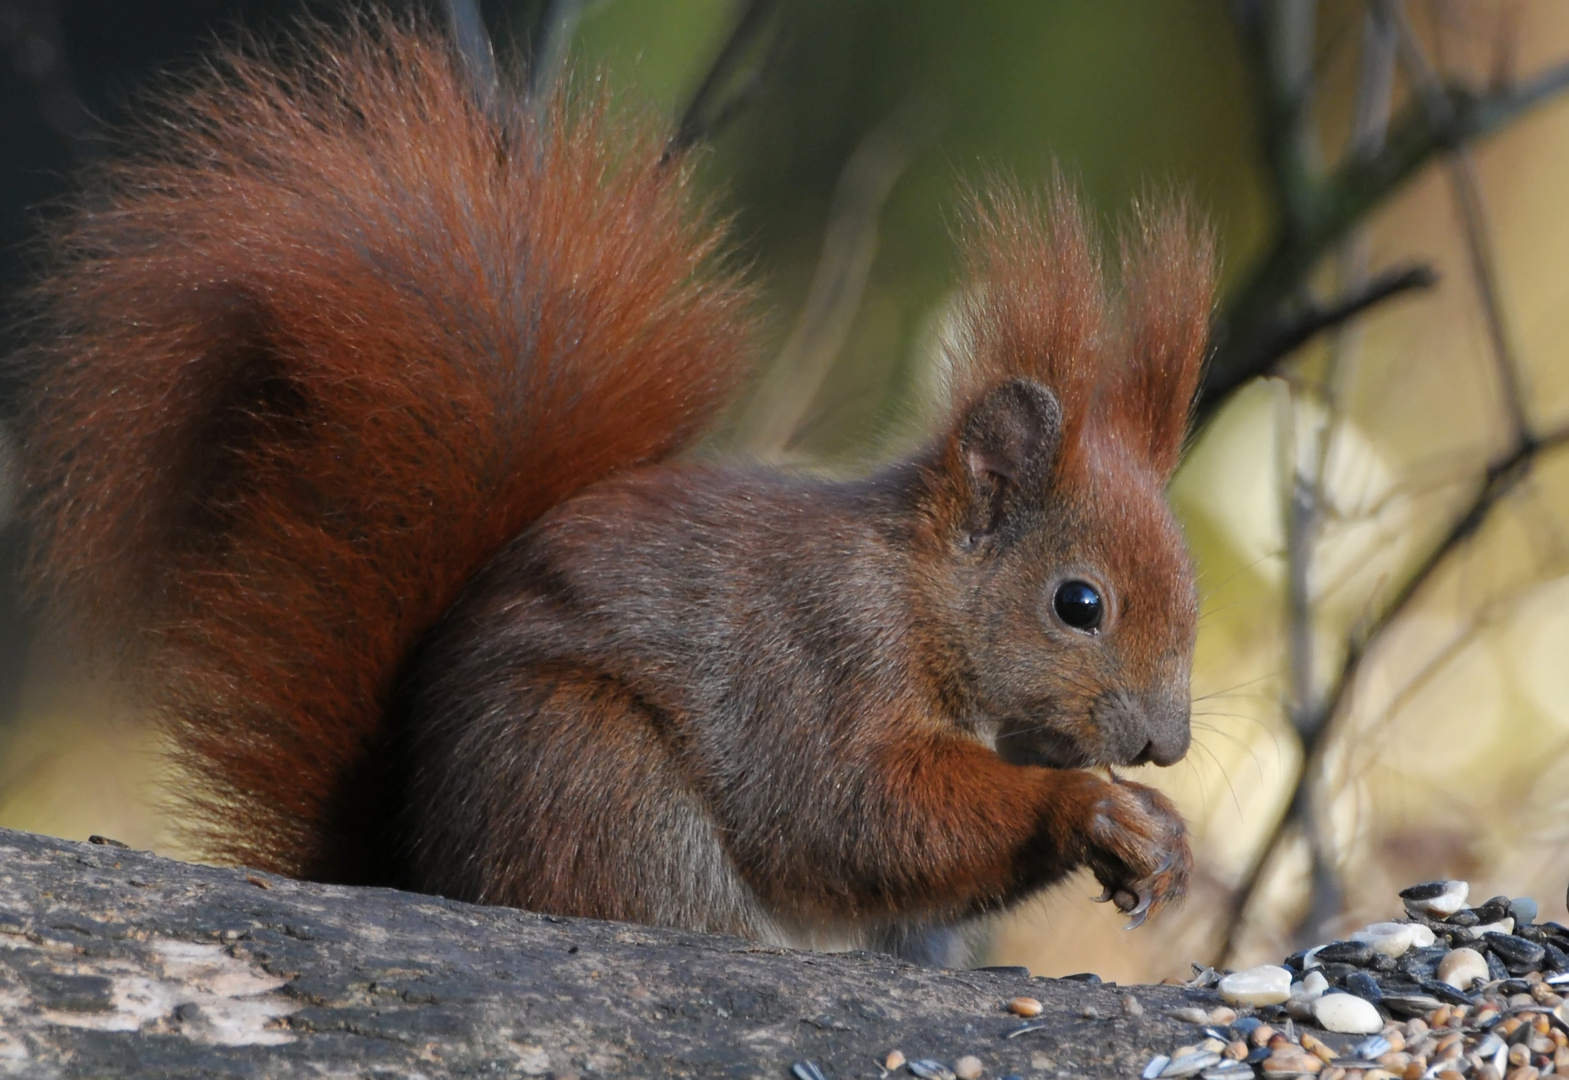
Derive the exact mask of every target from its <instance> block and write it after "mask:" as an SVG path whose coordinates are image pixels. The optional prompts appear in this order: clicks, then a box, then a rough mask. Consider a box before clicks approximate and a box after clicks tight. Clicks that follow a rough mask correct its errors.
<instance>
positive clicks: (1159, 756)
mask: <svg viewBox="0 0 1569 1080" xmlns="http://www.w3.org/2000/svg"><path fill="white" fill-rule="evenodd" d="M1144 716H1145V719H1146V720H1147V722H1148V724H1149V742H1147V743H1145V745H1144V751H1143V753H1141V754H1140V755H1139V756H1140V757H1141V758H1142V759H1143V760H1144V761H1152V762H1154V763H1155V764H1156V765H1175V764H1176V763H1177V762H1179V761H1181V760H1182V758H1183V755H1184V754H1186V753H1187V752H1188V746H1189V745H1190V744H1191V743H1192V741H1193V730H1192V727H1191V726H1190V724H1189V723H1188V703H1187V701H1186V700H1183V701H1181V702H1169V701H1160V702H1149V703H1148V704H1147V705H1146V707H1145V710H1144Z"/></svg>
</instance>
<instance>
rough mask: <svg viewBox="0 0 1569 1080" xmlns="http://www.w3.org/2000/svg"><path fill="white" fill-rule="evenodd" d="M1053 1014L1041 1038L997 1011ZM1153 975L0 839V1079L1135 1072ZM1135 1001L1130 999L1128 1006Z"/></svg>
mask: <svg viewBox="0 0 1569 1080" xmlns="http://www.w3.org/2000/svg"><path fill="white" fill-rule="evenodd" d="M1020 994H1028V995H1029V996H1032V997H1035V998H1039V999H1040V1000H1041V1001H1042V1002H1043V1003H1044V1004H1045V1011H1044V1012H1043V1013H1042V1015H1041V1016H1040V1017H1039V1018H1038V1020H1037V1021H1036V1022H1034V1023H1035V1024H1038V1025H1039V1026H1038V1027H1035V1026H1034V1025H1033V1024H1032V1025H1031V1026H1032V1028H1033V1029H1032V1030H1029V1031H1026V1032H1024V1033H1023V1034H1019V1035H1016V1036H1015V1037H1012V1038H1004V1033H1006V1032H1011V1031H1015V1030H1016V1029H1018V1028H1020V1027H1022V1026H1024V1025H1023V1022H1022V1021H1020V1020H1018V1019H1017V1018H1016V1017H1013V1016H1011V1015H1009V1014H1007V1013H1006V1012H1005V1011H1004V1003H1005V1002H1006V1001H1007V1000H1008V999H1009V998H1012V997H1014V996H1017V995H1020ZM1213 1000H1214V999H1213V998H1211V997H1209V996H1208V995H1205V994H1201V993H1199V992H1196V991H1188V990H1184V989H1182V988H1180V987H1169V986H1139V987H1133V988H1117V987H1113V986H1095V985H1088V984H1085V983H1082V982H1073V981H1066V980H1053V979H1031V978H1029V977H1028V976H1027V975H1026V974H1025V973H1024V972H1023V969H1015V970H1013V971H985V970H981V971H941V970H936V969H929V968H920V967H916V966H914V965H911V964H907V963H904V962H901V961H898V960H894V959H891V958H888V957H885V956H877V955H867V954H862V953H841V954H820V953H799V952H791V951H787V950H780V949H773V948H768V947H764V946H760V945H758V944H756V943H754V942H748V941H741V940H738V939H735V938H726V937H716V936H709V935H702V934H693V933H685V932H680V931H671V930H660V929H651V928H647V927H638V926H628V925H623V924H617V923H605V922H593V921H588V920H582V919H565V918H559V917H555V916H545V915H536V914H532V913H528V912H521V911H514V910H509V909H504V908H487V907H475V906H473V905H469V904H460V903H455V902H452V901H448V900H441V899H436V898H433V897H427V896H418V895H414V894H410V893H400V892H396V891H393V890H389V889H350V888H338V887H331V886H324V885H314V884H307V883H301V882H295V881H289V880H287V879H282V878H275V877H271V876H267V875H261V874H256V873H248V872H246V871H243V870H221V869H214V868H211V867H205V866H193V865H188V864H184V863H178V862H173V861H171V860H168V859H162V858H158V857H156V856H153V855H150V854H147V853H144V852H137V851H131V850H126V849H121V848H116V847H112V846H104V845H89V844H77V843H71V842H68V841H62V840H54V839H50V838H47V837H41V836H33V835H30V834H27V833H18V832H9V831H4V830H0V1075H7V1076H11V1075H15V1076H27V1077H49V1076H92V1077H117V1076H159V1077H203V1078H206V1077H231V1076H232V1077H262V1076H267V1077H272V1076H306V1075H309V1076H345V1077H349V1076H353V1077H377V1078H388V1080H391V1078H401V1077H434V1076H447V1075H459V1076H462V1075H471V1074H473V1075H478V1074H484V1075H501V1076H518V1075H522V1076H554V1077H557V1078H563V1080H564V1078H566V1077H573V1076H577V1077H590V1076H601V1075H608V1076H704V1077H707V1076H723V1077H731V1076H734V1077H788V1076H790V1070H791V1066H792V1064H793V1063H795V1062H798V1061H814V1062H816V1063H818V1064H819V1065H820V1066H821V1068H822V1070H823V1073H824V1075H825V1076H826V1077H828V1078H829V1080H836V1078H846V1077H877V1076H880V1075H883V1073H882V1070H881V1069H880V1067H879V1063H880V1062H881V1061H882V1060H883V1058H884V1057H885V1056H886V1055H887V1053H888V1052H889V1051H890V1050H892V1049H894V1048H898V1049H900V1050H901V1051H903V1053H904V1054H905V1056H906V1057H908V1058H910V1059H912V1060H917V1059H922V1058H929V1059H934V1060H937V1061H941V1062H945V1063H948V1064H950V1065H951V1064H952V1062H953V1061H954V1060H955V1059H957V1058H958V1057H960V1056H961V1055H966V1054H973V1055H975V1056H976V1057H978V1058H980V1060H981V1061H982V1063H983V1065H984V1067H985V1075H986V1076H988V1077H1001V1076H1006V1075H1008V1074H1010V1073H1018V1074H1020V1075H1022V1076H1074V1077H1112V1076H1119V1077H1127V1076H1137V1075H1138V1074H1139V1071H1140V1070H1141V1069H1142V1068H1143V1066H1144V1063H1145V1062H1146V1061H1147V1060H1148V1059H1149V1057H1150V1055H1151V1053H1153V1052H1155V1051H1156V1050H1162V1051H1167V1052H1169V1050H1170V1049H1171V1047H1173V1046H1176V1045H1177V1044H1178V1043H1180V1042H1182V1041H1184V1039H1185V1038H1186V1037H1189V1036H1191V1035H1192V1028H1191V1027H1190V1026H1188V1025H1185V1024H1181V1023H1179V1022H1177V1021H1175V1020H1173V1019H1171V1018H1170V1017H1169V1016H1168V1015H1167V1014H1168V1013H1169V1012H1170V1010H1171V1009H1173V1008H1175V1007H1179V1006H1182V1005H1187V1004H1193V1003H1206V1004H1208V1003H1212V1002H1213ZM1130 1002H1137V1004H1130Z"/></svg>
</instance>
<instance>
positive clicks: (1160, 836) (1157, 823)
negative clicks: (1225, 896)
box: [1084, 777, 1193, 930]
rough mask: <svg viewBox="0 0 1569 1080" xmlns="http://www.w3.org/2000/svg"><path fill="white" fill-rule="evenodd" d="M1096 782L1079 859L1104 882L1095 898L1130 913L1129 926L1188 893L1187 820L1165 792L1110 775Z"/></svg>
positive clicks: (1134, 924) (1190, 861) (1177, 900)
mask: <svg viewBox="0 0 1569 1080" xmlns="http://www.w3.org/2000/svg"><path fill="white" fill-rule="evenodd" d="M1101 786H1102V787H1103V789H1104V790H1103V791H1102V792H1101V794H1100V797H1099V798H1098V799H1097V800H1095V802H1094V803H1093V804H1092V805H1091V810H1090V819H1089V822H1088V828H1087V829H1086V837H1087V839H1088V841H1089V849H1088V851H1087V852H1086V854H1085V859H1084V861H1085V864H1086V865H1087V866H1088V867H1089V868H1090V870H1092V871H1093V872H1094V874H1095V877H1096V879H1097V880H1098V881H1099V882H1100V883H1101V884H1102V885H1103V886H1105V888H1106V891H1105V893H1104V894H1103V895H1102V896H1101V897H1099V899H1100V900H1110V901H1111V902H1112V903H1114V904H1116V905H1117V909H1118V910H1119V911H1122V912H1124V913H1125V914H1128V915H1131V916H1133V919H1132V921H1131V922H1129V923H1128V929H1130V930H1131V929H1133V928H1134V927H1135V926H1138V925H1140V924H1141V923H1143V922H1144V920H1145V919H1146V918H1148V917H1149V916H1150V915H1153V914H1154V913H1155V912H1157V911H1159V910H1160V909H1161V908H1163V907H1165V906H1167V905H1168V904H1174V903H1177V902H1179V901H1181V899H1182V898H1183V896H1185V895H1186V894H1187V891H1188V872H1189V871H1190V870H1191V869H1192V868H1193V854H1192V852H1190V851H1189V850H1188V838H1187V826H1186V825H1185V824H1184V823H1183V821H1182V818H1181V816H1180V815H1179V814H1178V813H1177V810H1176V807H1174V806H1172V805H1171V800H1170V799H1167V798H1166V796H1164V795H1162V794H1161V793H1160V792H1158V791H1156V790H1155V789H1154V788H1150V787H1145V786H1144V785H1143V784H1133V783H1129V782H1127V781H1125V780H1118V779H1116V778H1115V777H1114V778H1113V779H1112V780H1111V781H1110V782H1102V785H1101Z"/></svg>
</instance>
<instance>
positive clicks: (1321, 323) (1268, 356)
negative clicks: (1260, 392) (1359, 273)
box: [1240, 265, 1438, 372]
mask: <svg viewBox="0 0 1569 1080" xmlns="http://www.w3.org/2000/svg"><path fill="white" fill-rule="evenodd" d="M1436 284H1438V274H1437V273H1436V272H1435V271H1434V270H1433V268H1432V267H1430V266H1422V265H1415V266H1403V267H1396V268H1395V269H1392V270H1386V271H1384V272H1383V273H1382V274H1379V275H1378V276H1377V277H1375V278H1373V279H1372V280H1370V281H1367V282H1365V283H1364V284H1362V285H1360V286H1354V287H1352V288H1349V289H1347V291H1346V292H1345V293H1344V294H1343V295H1341V296H1339V297H1336V298H1335V299H1334V300H1331V301H1330V302H1328V303H1327V304H1322V305H1318V304H1314V305H1309V306H1307V307H1305V308H1303V309H1302V310H1300V311H1298V312H1296V313H1294V314H1293V315H1292V316H1291V317H1290V318H1289V319H1288V320H1286V321H1284V322H1282V323H1281V324H1280V325H1277V326H1274V327H1272V328H1271V329H1270V330H1269V331H1268V334H1269V336H1268V337H1265V338H1263V339H1262V340H1260V341H1259V342H1257V343H1256V344H1255V345H1254V353H1253V354H1252V355H1249V356H1244V357H1241V358H1240V362H1242V363H1244V364H1247V365H1249V366H1250V367H1255V368H1257V369H1258V370H1259V371H1261V372H1263V371H1268V370H1269V369H1270V368H1271V367H1273V366H1274V364H1275V362H1276V361H1278V360H1279V359H1280V358H1281V357H1283V356H1286V355H1287V354H1289V353H1291V352H1293V351H1295V350H1296V349H1298V348H1300V347H1301V346H1302V345H1305V344H1307V343H1308V342H1309V341H1311V340H1312V339H1313V338H1315V337H1317V336H1318V335H1319V334H1321V333H1323V332H1324V331H1325V330H1330V329H1333V328H1335V327H1337V326H1340V325H1341V324H1343V323H1345V322H1348V321H1350V320H1351V319H1354V318H1356V317H1357V316H1358V315H1361V314H1364V313H1365V312H1366V311H1368V309H1370V308H1374V307H1377V306H1378V305H1379V304H1382V303H1383V302H1384V301H1386V300H1390V299H1393V298H1394V297H1396V296H1399V295H1400V294H1401V293H1406V292H1420V291H1425V290H1427V289H1431V288H1432V287H1433V286H1434V285H1436Z"/></svg>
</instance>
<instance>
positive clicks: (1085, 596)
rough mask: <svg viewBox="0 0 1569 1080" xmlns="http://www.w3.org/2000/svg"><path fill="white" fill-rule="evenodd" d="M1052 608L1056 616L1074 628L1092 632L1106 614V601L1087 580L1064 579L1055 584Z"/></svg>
mask: <svg viewBox="0 0 1569 1080" xmlns="http://www.w3.org/2000/svg"><path fill="white" fill-rule="evenodd" d="M1051 607H1052V610H1053V611H1055V612H1056V613H1057V618H1059V619H1061V620H1062V621H1063V622H1064V623H1066V624H1067V625H1069V626H1071V627H1073V628H1074V629H1075V630H1083V631H1084V632H1085V633H1093V632H1094V631H1095V630H1096V629H1098V628H1099V627H1100V624H1101V620H1102V619H1103V618H1105V615H1106V602H1105V601H1104V600H1102V599H1101V596H1100V592H1099V591H1097V590H1096V588H1095V586H1093V585H1091V584H1090V583H1089V582H1087V581H1064V582H1063V583H1062V584H1061V585H1059V586H1057V595H1056V596H1054V597H1052V601H1051Z"/></svg>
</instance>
